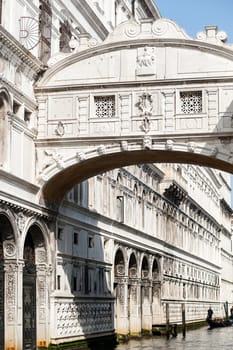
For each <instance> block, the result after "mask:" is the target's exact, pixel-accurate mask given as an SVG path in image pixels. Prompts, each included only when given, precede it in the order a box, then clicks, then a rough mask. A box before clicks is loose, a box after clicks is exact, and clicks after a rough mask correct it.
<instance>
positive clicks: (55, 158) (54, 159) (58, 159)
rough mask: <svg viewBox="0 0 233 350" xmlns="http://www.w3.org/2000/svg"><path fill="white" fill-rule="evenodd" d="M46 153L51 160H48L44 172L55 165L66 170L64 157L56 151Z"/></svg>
mask: <svg viewBox="0 0 233 350" xmlns="http://www.w3.org/2000/svg"><path fill="white" fill-rule="evenodd" d="M44 153H45V155H46V156H47V157H49V159H48V160H47V162H46V164H45V166H44V167H43V170H44V169H45V168H47V167H49V166H50V165H52V164H53V163H56V165H57V167H58V168H59V169H64V168H65V165H64V162H63V156H62V155H61V154H60V153H57V152H56V151H48V150H46V151H44Z"/></svg>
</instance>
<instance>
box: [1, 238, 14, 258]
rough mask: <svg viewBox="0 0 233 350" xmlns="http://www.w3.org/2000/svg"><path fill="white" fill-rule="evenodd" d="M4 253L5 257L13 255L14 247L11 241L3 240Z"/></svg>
mask: <svg viewBox="0 0 233 350" xmlns="http://www.w3.org/2000/svg"><path fill="white" fill-rule="evenodd" d="M3 249H4V255H5V256H6V257H12V256H14V255H15V252H16V248H15V244H14V243H12V242H7V241H6V242H3Z"/></svg>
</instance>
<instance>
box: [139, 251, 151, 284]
mask: <svg viewBox="0 0 233 350" xmlns="http://www.w3.org/2000/svg"><path fill="white" fill-rule="evenodd" d="M149 274H150V267H149V260H148V257H147V255H145V254H144V255H143V257H142V262H141V278H142V279H148V278H149Z"/></svg>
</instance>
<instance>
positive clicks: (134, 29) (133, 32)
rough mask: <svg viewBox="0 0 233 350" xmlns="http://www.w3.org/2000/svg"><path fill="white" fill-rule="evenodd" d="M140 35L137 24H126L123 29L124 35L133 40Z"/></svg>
mask: <svg viewBox="0 0 233 350" xmlns="http://www.w3.org/2000/svg"><path fill="white" fill-rule="evenodd" d="M139 33H140V26H139V25H138V23H134V22H131V23H127V26H126V28H125V34H126V36H128V37H129V38H135V37H136V36H138V35H139Z"/></svg>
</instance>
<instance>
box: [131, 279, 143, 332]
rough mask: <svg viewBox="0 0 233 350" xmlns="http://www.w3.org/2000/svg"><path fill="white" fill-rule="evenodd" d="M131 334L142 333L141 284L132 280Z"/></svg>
mask: <svg viewBox="0 0 233 350" xmlns="http://www.w3.org/2000/svg"><path fill="white" fill-rule="evenodd" d="M129 333H130V335H138V334H140V333H141V284H139V283H138V280H131V283H130V287H129Z"/></svg>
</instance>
